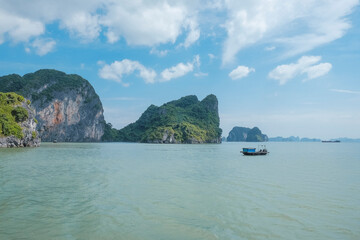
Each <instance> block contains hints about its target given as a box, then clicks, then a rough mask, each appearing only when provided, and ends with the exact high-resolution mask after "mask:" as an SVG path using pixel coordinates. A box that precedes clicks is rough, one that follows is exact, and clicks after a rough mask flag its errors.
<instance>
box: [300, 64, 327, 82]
mask: <svg viewBox="0 0 360 240" xmlns="http://www.w3.org/2000/svg"><path fill="white" fill-rule="evenodd" d="M331 68H332V65H331V64H330V63H320V64H318V65H315V66H311V67H309V68H307V69H304V72H305V73H307V75H308V78H307V79H306V80H310V79H314V78H318V77H321V76H323V75H325V74H327V73H328V72H329V71H330V70H331Z"/></svg>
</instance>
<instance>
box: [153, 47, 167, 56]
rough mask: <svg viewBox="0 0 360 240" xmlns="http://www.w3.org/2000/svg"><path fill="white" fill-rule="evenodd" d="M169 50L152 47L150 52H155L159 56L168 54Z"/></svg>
mask: <svg viewBox="0 0 360 240" xmlns="http://www.w3.org/2000/svg"><path fill="white" fill-rule="evenodd" d="M168 52H169V51H168V50H158V49H156V48H152V49H151V50H150V54H154V55H157V56H159V57H165V56H166V55H167V54H168Z"/></svg>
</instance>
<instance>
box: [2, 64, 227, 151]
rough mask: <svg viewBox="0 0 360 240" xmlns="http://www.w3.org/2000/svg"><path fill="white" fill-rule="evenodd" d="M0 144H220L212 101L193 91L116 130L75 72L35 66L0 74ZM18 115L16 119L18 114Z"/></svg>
mask: <svg viewBox="0 0 360 240" xmlns="http://www.w3.org/2000/svg"><path fill="white" fill-rule="evenodd" d="M0 92H1V109H0V111H1V112H0V124H1V125H0V127H1V128H0V146H1V147H25V146H39V144H40V139H41V140H42V141H44V142H51V141H59V142H99V141H105V142H114V141H116V142H144V143H220V142H221V133H222V130H221V129H220V128H219V123H220V120H219V113H218V100H217V98H216V96H215V95H212V94H211V95H208V96H207V97H205V98H204V99H203V100H201V101H199V100H198V98H197V97H196V96H194V95H190V96H186V97H182V98H180V99H178V100H174V101H171V102H168V103H165V104H164V105H162V106H160V107H157V106H154V105H151V106H149V107H148V109H147V110H146V111H145V112H144V113H143V114H142V115H141V117H140V118H139V119H138V120H137V121H136V122H134V123H131V124H129V125H128V126H126V127H124V128H123V129H120V130H117V129H115V128H113V127H112V125H111V123H106V121H105V119H104V115H103V112H104V110H103V107H102V103H101V101H100V98H99V96H98V95H97V94H96V92H95V90H94V88H93V87H92V86H91V84H90V83H89V82H88V81H87V80H85V79H83V78H82V77H80V76H78V75H75V74H66V73H64V72H60V71H57V70H47V69H44V70H39V71H37V72H35V73H29V74H25V75H24V76H19V75H17V74H11V75H7V76H3V77H0ZM20 115H21V117H19V116H20Z"/></svg>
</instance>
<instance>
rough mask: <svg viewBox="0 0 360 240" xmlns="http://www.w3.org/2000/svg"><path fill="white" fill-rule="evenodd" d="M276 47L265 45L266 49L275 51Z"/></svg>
mask: <svg viewBox="0 0 360 240" xmlns="http://www.w3.org/2000/svg"><path fill="white" fill-rule="evenodd" d="M275 49H276V47H275V46H269V47H265V51H269V52H270V51H274V50H275Z"/></svg>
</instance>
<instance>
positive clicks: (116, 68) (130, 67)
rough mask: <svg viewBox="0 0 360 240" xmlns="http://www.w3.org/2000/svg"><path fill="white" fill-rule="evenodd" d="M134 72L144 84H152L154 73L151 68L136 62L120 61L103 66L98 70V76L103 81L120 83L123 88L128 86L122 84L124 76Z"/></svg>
mask: <svg viewBox="0 0 360 240" xmlns="http://www.w3.org/2000/svg"><path fill="white" fill-rule="evenodd" d="M135 71H138V72H139V77H140V78H142V79H144V81H145V82H146V83H154V82H155V77H156V72H155V71H154V70H153V69H151V68H146V67H145V66H144V65H142V64H141V63H139V62H137V61H131V60H129V59H124V60H122V61H120V62H119V61H115V62H113V63H112V64H110V65H107V64H105V65H104V66H103V67H102V68H101V69H100V70H99V76H100V77H101V78H103V79H107V80H112V81H116V82H119V83H122V84H123V85H124V86H129V84H128V83H123V81H122V79H123V76H124V75H129V74H132V73H134V72H135Z"/></svg>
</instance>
